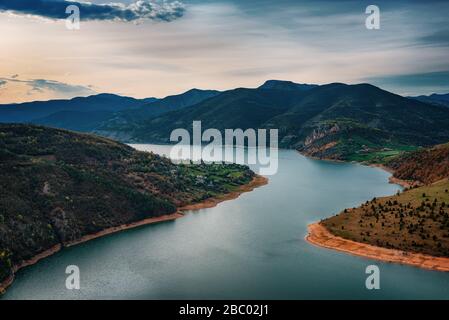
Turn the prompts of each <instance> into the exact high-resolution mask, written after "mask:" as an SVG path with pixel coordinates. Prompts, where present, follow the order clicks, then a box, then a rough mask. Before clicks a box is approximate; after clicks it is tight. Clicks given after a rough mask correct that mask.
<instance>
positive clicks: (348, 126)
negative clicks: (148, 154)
mask: <svg viewBox="0 0 449 320" xmlns="http://www.w3.org/2000/svg"><path fill="white" fill-rule="evenodd" d="M430 97H431V98H430ZM106 98H108V99H106ZM437 98H438V100H444V95H432V96H429V99H433V100H436V99H437ZM426 99H427V98H426ZM426 99H424V98H422V97H414V98H408V97H403V96H400V95H396V94H394V93H391V92H388V91H385V90H382V89H380V88H378V87H375V86H373V85H370V84H355V85H347V84H343V83H331V84H326V85H313V84H297V83H294V82H290V81H277V80H269V81H267V82H265V83H264V84H263V85H262V86H260V87H258V88H237V89H233V90H227V91H223V92H219V91H214V90H199V89H192V90H189V91H187V92H185V93H182V94H179V95H174V96H169V97H166V98H163V99H149V100H148V99H143V100H138V99H133V98H128V97H120V96H113V95H97V96H91V97H87V98H76V99H72V100H66V101H48V102H34V103H28V104H20V105H13V106H11V105H9V106H0V122H32V123H37V124H43V125H47V126H53V127H60V128H67V129H71V130H79V131H88V132H94V133H97V134H99V135H103V136H107V137H111V138H115V139H117V140H121V141H125V142H146V143H168V142H169V137H170V133H171V131H172V130H174V129H176V128H185V129H188V130H191V127H192V123H193V121H198V120H200V121H202V127H203V129H207V128H216V129H219V130H224V129H228V128H229V129H236V128H241V129H248V128H254V129H258V128H266V129H278V130H279V138H280V140H279V145H280V147H283V148H294V149H297V150H299V151H301V152H302V153H304V154H306V155H309V156H313V157H318V158H329V159H338V160H354V161H367V162H382V161H384V160H385V159H386V158H387V159H388V158H389V157H392V156H394V155H397V154H398V153H400V152H402V151H404V150H414V149H417V148H419V147H427V146H432V145H436V144H441V143H445V142H447V141H449V108H447V107H446V106H444V104H443V103H435V102H430V101H426ZM105 100H109V101H110V102H109V103H108V102H107V101H105ZM77 104H78V105H77ZM14 108H17V109H16V110H13V109H14ZM52 111H55V112H52Z"/></svg>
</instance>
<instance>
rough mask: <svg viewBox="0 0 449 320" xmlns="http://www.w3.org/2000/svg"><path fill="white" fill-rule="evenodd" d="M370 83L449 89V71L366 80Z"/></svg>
mask: <svg viewBox="0 0 449 320" xmlns="http://www.w3.org/2000/svg"><path fill="white" fill-rule="evenodd" d="M365 80H367V81H368V82H371V83H375V84H382V85H399V86H407V87H449V70H445V71H438V72H426V73H414V74H401V75H390V76H383V77H372V78H366V79H365Z"/></svg>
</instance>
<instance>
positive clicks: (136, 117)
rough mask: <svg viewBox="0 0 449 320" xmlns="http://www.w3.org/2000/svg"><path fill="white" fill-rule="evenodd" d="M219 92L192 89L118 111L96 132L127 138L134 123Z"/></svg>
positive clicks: (194, 102)
mask: <svg viewBox="0 0 449 320" xmlns="http://www.w3.org/2000/svg"><path fill="white" fill-rule="evenodd" d="M219 93H220V92H219V91H215V90H200V89H191V90H189V91H187V92H184V93H181V94H178V95H172V96H168V97H165V98H163V99H160V100H157V101H155V102H151V103H148V104H144V105H142V106H140V107H139V108H137V109H132V110H124V111H121V112H117V113H115V114H114V115H113V116H111V117H110V118H108V119H107V120H106V121H104V122H103V123H102V124H101V125H99V126H98V128H97V129H96V130H95V132H96V133H99V134H102V135H107V136H110V137H114V138H118V139H120V140H122V139H125V140H126V137H127V134H128V131H129V130H130V127H132V126H133V125H134V123H136V122H140V121H144V120H146V119H150V118H153V117H155V116H158V115H161V114H164V113H167V112H170V111H176V110H180V109H183V108H186V107H189V106H192V105H194V104H197V103H200V102H202V101H204V100H207V99H209V98H212V97H215V96H216V95H218V94H219Z"/></svg>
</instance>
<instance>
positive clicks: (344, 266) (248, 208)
mask: <svg viewBox="0 0 449 320" xmlns="http://www.w3.org/2000/svg"><path fill="white" fill-rule="evenodd" d="M134 147H136V148H138V149H140V150H153V151H154V152H157V153H160V154H167V153H168V151H169V148H170V147H168V146H157V145H135V146H134ZM388 176H389V174H388V173H387V172H385V171H383V170H381V169H378V168H370V167H365V166H361V165H357V164H348V163H332V162H326V161H317V160H311V159H308V158H305V157H303V156H301V155H300V154H298V153H297V152H295V151H289V150H280V151H279V170H278V172H277V174H275V175H273V176H270V177H269V179H270V182H269V184H268V185H266V186H263V187H261V188H258V189H256V190H254V191H253V192H250V193H245V194H243V195H241V196H240V197H239V198H238V199H235V200H232V201H226V202H223V203H221V204H219V205H218V206H217V207H215V208H211V209H203V210H200V211H196V212H188V213H187V214H186V216H185V217H183V218H181V219H178V220H176V221H172V222H165V223H160V224H155V225H148V226H144V227H140V228H137V229H133V230H128V231H125V232H121V233H117V234H113V235H110V236H106V237H103V238H100V239H96V240H93V241H90V242H87V243H84V244H81V245H78V246H75V247H71V248H68V249H65V250H63V251H61V252H59V253H57V254H55V255H53V256H51V257H49V258H47V259H45V260H42V261H40V262H39V263H37V264H36V265H33V266H31V267H28V268H25V269H23V270H21V271H20V272H19V273H18V274H17V277H16V280H15V282H14V284H13V285H12V286H11V287H10V288H9V289H8V291H7V293H6V294H5V295H4V296H3V299H119V298H123V299H416V298H423V299H428V298H433V299H449V273H441V272H436V271H428V270H421V269H418V268H414V267H410V266H403V265H397V264H388V263H382V262H378V261H374V260H368V259H364V258H360V257H354V256H351V255H347V254H343V253H339V252H334V251H331V250H327V249H322V248H318V247H314V246H312V245H310V244H308V243H307V242H305V240H304V236H305V235H306V232H307V225H308V224H309V223H311V222H315V221H317V220H320V219H322V218H324V217H327V216H330V215H333V214H334V213H337V212H338V211H340V210H342V209H343V208H345V207H352V206H356V205H358V204H360V203H362V202H364V201H366V200H368V199H371V198H372V197H374V196H384V195H391V194H393V193H395V192H396V191H397V190H398V189H399V186H396V185H392V184H388V181H387V180H388ZM371 264H375V265H377V266H379V268H380V276H381V277H380V285H381V289H380V290H367V289H366V287H365V279H366V277H367V275H366V274H365V269H366V267H367V266H368V265H371ZM68 265H77V266H78V267H79V269H80V274H81V289H80V290H67V289H66V287H65V279H66V276H67V275H66V274H65V269H66V267H67V266H68Z"/></svg>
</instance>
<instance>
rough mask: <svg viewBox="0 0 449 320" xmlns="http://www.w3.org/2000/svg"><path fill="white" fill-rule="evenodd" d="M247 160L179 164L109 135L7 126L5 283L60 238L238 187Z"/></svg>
mask: <svg viewBox="0 0 449 320" xmlns="http://www.w3.org/2000/svg"><path fill="white" fill-rule="evenodd" d="M253 177H254V173H253V172H252V171H250V170H249V169H248V168H247V167H243V166H239V165H174V164H172V163H171V161H170V160H168V159H166V158H162V157H160V156H158V155H155V154H152V153H144V152H138V151H135V150H134V149H132V148H130V147H128V146H126V145H123V144H120V143H117V142H114V141H111V140H108V139H105V138H99V137H95V136H91V135H86V134H78V133H73V132H69V131H64V130H58V129H50V128H45V127H38V126H31V125H0V283H1V282H2V281H3V280H5V279H6V278H8V277H9V276H11V274H12V273H13V267H14V266H16V265H19V264H20V263H21V262H22V261H24V260H27V259H30V258H32V257H34V256H35V255H37V254H39V253H42V252H44V251H46V250H48V249H49V248H52V247H53V246H55V245H59V244H62V245H64V244H66V243H70V242H73V241H77V240H79V239H80V238H81V237H83V236H86V235H90V234H94V233H96V232H99V231H102V230H104V229H106V228H110V227H116V226H120V225H123V224H128V223H132V222H136V221H140V220H143V219H146V218H151V217H159V216H162V215H165V214H169V213H174V212H175V211H176V210H177V207H179V206H183V205H186V204H192V203H198V202H200V201H203V200H204V199H207V198H210V197H215V196H218V195H222V194H226V193H229V192H231V191H234V190H235V189H236V188H238V186H241V185H243V184H246V183H248V182H249V181H251V180H252V178H253Z"/></svg>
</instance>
